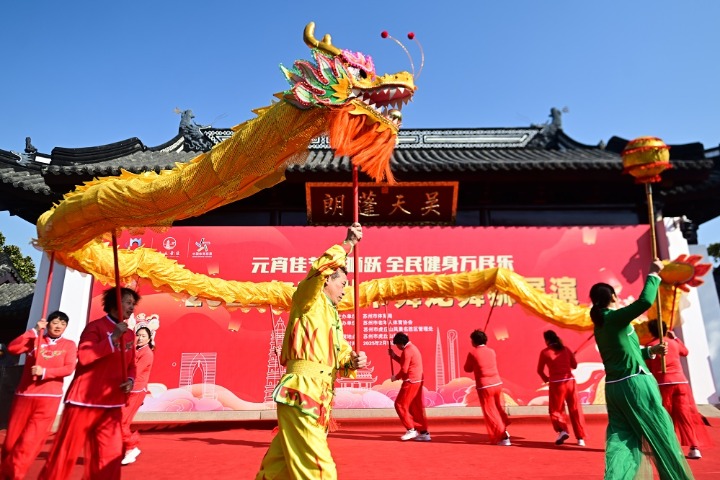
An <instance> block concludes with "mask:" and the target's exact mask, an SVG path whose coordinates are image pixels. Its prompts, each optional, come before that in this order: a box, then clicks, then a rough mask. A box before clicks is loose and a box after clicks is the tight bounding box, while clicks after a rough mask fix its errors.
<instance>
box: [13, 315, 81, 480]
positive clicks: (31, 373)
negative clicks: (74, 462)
mask: <svg viewBox="0 0 720 480" xmlns="http://www.w3.org/2000/svg"><path fill="white" fill-rule="evenodd" d="M47 318H48V320H49V321H45V312H43V318H41V319H40V320H39V321H38V322H37V325H35V327H34V328H31V329H30V330H28V331H27V332H25V333H24V334H22V335H20V336H19V337H18V338H16V339H15V340H13V341H12V342H10V344H9V345H8V352H9V353H12V354H13V355H20V354H23V353H25V354H27V356H26V358H25V367H24V368H23V372H22V377H21V378H20V384H19V385H18V387H17V390H16V391H15V397H14V399H13V403H12V407H11V409H10V422H9V424H8V428H7V434H6V435H5V442H4V444H3V448H2V471H1V472H0V478H3V479H11V480H21V479H23V478H25V475H26V474H27V471H28V469H29V468H30V465H31V464H32V462H33V460H35V457H37V455H38V453H40V450H41V449H42V447H43V445H44V444H45V440H46V439H47V437H48V435H49V434H50V428H51V427H52V424H53V422H54V421H55V416H56V415H57V411H58V407H59V406H60V401H61V400H62V394H63V379H64V378H65V377H67V376H68V375H70V374H71V373H72V372H73V371H74V370H75V363H76V362H77V346H76V345H75V342H73V341H72V340H68V339H66V338H63V336H62V334H63V333H64V332H65V328H66V327H67V324H68V320H69V319H68V316H67V315H66V314H65V313H63V312H61V311H59V310H58V311H56V312H52V313H51V314H50V315H47ZM43 332H46V333H43ZM40 358H45V361H44V362H43V365H42V366H40V365H39V364H38V363H39V362H38V360H39V359H40ZM31 377H32V378H31Z"/></svg>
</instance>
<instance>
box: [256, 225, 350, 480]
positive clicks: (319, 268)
mask: <svg viewBox="0 0 720 480" xmlns="http://www.w3.org/2000/svg"><path fill="white" fill-rule="evenodd" d="M354 229H356V230H354ZM359 229H360V226H359V224H354V225H353V226H352V227H351V228H350V229H349V230H348V239H347V240H346V241H345V242H343V244H342V245H334V246H332V247H330V248H329V249H328V250H327V251H326V252H325V253H324V254H323V255H322V256H321V257H320V258H318V259H317V260H315V262H314V263H313V265H312V268H311V270H310V272H309V273H308V274H307V276H306V277H305V279H304V280H303V281H301V282H300V284H299V285H298V288H297V290H296V291H295V294H294V295H293V297H292V308H291V309H290V316H289V320H288V325H287V328H286V330H285V338H284V339H283V348H282V355H281V357H280V363H281V364H282V365H284V366H285V367H286V369H287V371H286V373H285V375H284V376H283V377H282V378H281V379H280V383H279V384H278V386H277V387H276V388H275V391H274V392H273V399H274V400H275V402H277V416H278V425H279V430H278V434H277V435H276V436H275V438H273V440H272V443H271V444H270V448H269V449H268V451H267V453H266V454H265V457H264V458H263V461H262V465H261V466H260V471H259V472H258V474H257V476H256V480H273V479H288V478H292V479H323V480H332V479H335V478H337V473H336V469H335V462H334V460H333V458H332V455H331V454H330V449H329V447H328V443H327V431H328V424H329V420H330V412H331V410H332V400H333V396H334V384H335V378H336V377H337V376H338V375H340V376H343V377H350V378H354V377H355V368H357V367H359V366H362V362H358V356H357V354H355V353H354V352H353V351H352V348H351V347H350V345H349V344H348V343H347V341H346V340H345V339H344V337H343V327H342V322H341V321H340V316H339V315H338V310H337V303H339V301H340V300H341V299H342V297H343V295H344V287H345V285H346V284H347V275H346V273H345V271H344V268H345V259H346V257H347V255H348V254H349V253H350V251H352V247H353V246H354V244H355V243H356V242H357V241H358V240H359V239H360V236H361V235H362V233H361V231H360V230H359ZM361 355H362V354H361ZM362 357H364V355H362Z"/></svg>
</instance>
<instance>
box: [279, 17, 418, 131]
mask: <svg viewBox="0 0 720 480" xmlns="http://www.w3.org/2000/svg"><path fill="white" fill-rule="evenodd" d="M303 39H304V40H305V43H306V44H307V45H308V46H309V47H310V48H311V49H312V55H313V60H314V61H308V60H298V61H296V62H295V63H294V65H293V68H290V69H288V68H285V67H284V66H282V65H281V66H280V69H281V70H282V72H283V74H284V75H285V78H286V79H287V81H288V82H289V83H290V85H291V88H290V89H289V90H286V91H285V92H283V95H282V98H284V99H285V100H287V101H288V102H290V103H292V104H293V105H295V106H297V107H299V108H313V107H330V108H332V107H345V106H347V105H352V107H353V109H352V111H351V113H352V114H353V115H365V116H367V117H368V118H369V119H370V121H371V122H376V123H378V124H379V125H378V131H383V130H385V129H388V128H389V129H392V130H393V131H394V132H397V130H398V128H399V123H400V119H401V116H400V115H399V112H400V111H401V110H402V107H403V106H404V105H406V104H407V103H408V102H409V101H410V100H411V99H412V96H413V94H414V93H415V90H416V87H415V82H414V78H413V75H412V74H411V73H409V72H398V73H394V74H388V75H378V74H377V73H376V72H375V65H374V64H373V60H372V57H370V56H369V55H364V54H363V53H360V52H352V51H350V50H341V49H339V48H338V47H336V46H335V45H333V44H332V39H331V38H330V35H327V34H326V35H325V36H324V37H323V38H322V40H318V39H316V38H315V23H313V22H310V23H308V24H307V26H306V27H305V31H304V34H303Z"/></svg>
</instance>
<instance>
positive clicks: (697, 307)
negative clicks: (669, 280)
mask: <svg viewBox="0 0 720 480" xmlns="http://www.w3.org/2000/svg"><path fill="white" fill-rule="evenodd" d="M663 221H664V223H665V229H666V231H667V239H668V245H669V253H670V260H674V259H675V258H677V257H678V255H680V254H686V255H687V254H690V248H689V245H688V243H687V240H685V238H684V237H683V235H682V232H681V231H680V223H679V219H676V218H665V219H663ZM706 253H707V252H706ZM707 261H708V260H707V259H705V260H704V262H707ZM708 277H710V280H712V274H710V273H708V274H707V275H705V276H704V277H702V279H703V280H704V281H706V282H707V281H708ZM680 293H681V291H678V296H679V300H678V303H679V305H680V325H681V326H680V327H679V328H678V329H676V331H679V332H678V333H679V336H680V337H681V339H682V340H683V342H684V343H685V345H686V346H687V348H688V350H689V351H690V353H689V355H688V357H687V364H686V366H687V371H686V372H685V373H686V375H687V377H688V380H689V381H690V385H691V386H692V390H693V394H694V395H695V402H696V403H698V404H705V403H713V404H714V403H718V385H720V383H718V382H717V381H716V379H714V378H713V373H712V372H713V369H714V370H715V371H718V366H717V364H716V365H714V366H712V367H711V362H712V359H711V357H710V349H709V339H708V331H707V329H706V323H705V319H704V314H705V312H704V311H703V309H702V308H701V303H700V297H699V295H698V289H697V288H692V289H690V292H688V293H684V292H682V295H681V296H680ZM715 300H716V302H717V295H715ZM707 313H710V312H707ZM716 313H717V312H716ZM709 316H710V317H711V315H709ZM715 318H716V321H717V322H719V323H720V319H718V318H717V315H716V316H715ZM715 348H716V349H720V344H717V345H716V347H715ZM717 360H719V358H718V357H717V355H716V356H715V361H716V362H717Z"/></svg>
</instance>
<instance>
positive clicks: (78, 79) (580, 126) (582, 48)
mask: <svg viewBox="0 0 720 480" xmlns="http://www.w3.org/2000/svg"><path fill="white" fill-rule="evenodd" d="M333 5H335V8H333ZM0 9H2V14H3V15H2V17H3V28H2V29H0V45H3V47H1V48H2V59H3V66H4V72H3V79H2V83H1V84H0V85H1V88H0V115H2V119H3V120H2V124H0V125H1V128H0V148H2V149H4V150H15V151H22V149H23V148H24V145H25V143H24V142H25V137H27V136H30V137H31V138H32V143H33V144H34V145H35V146H36V147H37V148H38V149H39V150H40V151H41V152H44V153H50V151H51V150H52V148H54V147H56V146H62V147H87V146H96V145H102V144H106V143H111V142H116V141H119V140H123V139H126V138H130V137H138V138H140V140H142V141H143V143H145V144H146V145H148V146H155V145H158V144H161V143H163V142H165V141H166V140H169V139H170V138H171V137H172V136H174V135H175V134H176V132H177V127H178V123H179V117H178V115H176V114H175V113H174V109H175V108H180V109H188V108H189V109H192V110H193V111H194V113H195V115H196V119H195V120H196V121H197V122H198V123H200V124H212V125H214V126H217V127H227V126H231V125H235V124H238V123H241V122H243V121H245V120H247V119H248V118H251V117H252V115H253V114H252V113H251V110H252V109H254V108H257V107H261V106H265V105H268V104H269V103H270V102H271V101H272V99H273V97H272V95H273V94H274V93H275V92H277V91H280V90H283V89H285V87H286V84H285V81H284V79H283V77H282V75H281V74H280V70H279V68H278V65H279V64H281V63H282V64H285V65H291V64H292V63H293V62H294V61H295V60H297V59H303V58H308V57H309V56H308V48H307V47H306V46H305V45H304V43H303V41H302V31H303V28H304V26H305V25H306V24H307V23H308V22H309V21H314V22H315V23H316V25H317V27H316V34H317V36H318V37H320V36H321V35H323V34H325V33H330V34H331V35H332V38H333V43H334V44H335V45H337V46H338V47H340V48H348V49H350V50H357V51H362V52H363V53H366V54H370V55H372V56H373V58H374V60H375V65H376V68H377V70H378V72H380V73H391V72H395V71H400V70H410V66H409V61H408V58H407V56H406V55H405V53H404V52H403V51H402V50H401V49H400V47H398V46H397V45H396V44H395V43H393V42H392V41H390V40H383V39H382V38H381V36H380V32H382V31H383V30H387V31H389V32H390V34H391V35H393V36H395V37H396V38H398V39H401V40H402V41H403V42H404V43H405V44H406V46H407V48H408V50H409V51H410V53H411V54H412V56H413V60H414V62H415V64H416V67H417V66H419V63H420V55H419V49H418V47H417V45H416V44H414V43H413V42H411V41H408V40H407V39H406V35H407V33H408V32H411V31H412V32H414V33H415V34H416V36H417V38H418V39H419V40H420V42H421V43H422V45H423V48H424V50H425V56H426V61H425V68H424V70H423V72H422V75H421V76H420V77H419V79H418V80H417V84H418V86H419V89H418V92H417V94H416V95H415V100H414V101H413V103H412V104H411V105H409V106H408V107H406V108H405V109H404V126H405V127H408V128H479V127H515V126H527V125H530V124H541V123H544V122H546V121H548V119H549V118H548V114H549V112H550V108H551V107H557V108H565V107H566V108H567V110H568V112H567V113H565V114H564V116H563V128H564V130H565V132H566V133H567V134H568V135H570V136H571V137H572V138H574V139H576V140H578V141H580V142H583V143H587V144H597V143H598V142H599V141H601V140H603V141H607V140H608V139H609V138H610V137H612V136H613V135H618V136H622V137H625V138H634V137H638V136H642V135H654V136H658V137H661V138H662V139H663V140H665V141H666V142H667V143H671V144H672V143H689V142H698V141H699V142H702V143H704V144H705V146H706V147H707V148H709V147H713V146H716V145H718V144H720V129H718V125H720V93H719V91H718V85H717V83H718V78H720V75H718V73H720V72H719V70H720V61H718V60H719V59H718V57H719V56H720V48H718V46H719V45H720V29H718V28H717V19H718V18H720V2H717V1H714V0H701V1H690V2H677V1H668V0H655V1H650V0H635V1H632V2H628V1H617V0H608V1H605V2H592V3H591V2H578V1H576V0H556V1H552V2H538V1H536V0H522V1H520V0H506V1H504V2H489V1H487V0H471V1H443V2H407V1H397V2H387V1H386V2H373V1H362V2H358V3H356V4H354V3H352V2H342V3H340V2H335V3H330V2H325V3H318V2H299V1H269V2H239V1H237V2H232V1H227V0H226V1H223V2H220V1H216V0H205V1H203V2H197V1H184V0H175V1H167V0H153V1H147V0H144V1H137V0H126V1H123V2H97V1H86V0H73V1H66V2H57V1H53V0H34V1H25V2H5V3H4V4H3V6H2V7H0ZM0 231H2V232H3V234H4V235H5V236H6V237H7V241H8V243H13V244H16V245H18V246H20V247H21V248H22V249H23V251H24V252H25V253H26V254H29V255H32V256H33V257H34V258H35V259H36V260H38V259H39V253H38V252H36V251H34V250H33V249H32V247H30V246H29V241H30V238H31V237H33V236H34V235H35V231H34V226H33V225H31V224H29V223H27V222H25V221H22V220H19V219H17V218H11V217H9V215H8V214H7V212H0ZM699 236H700V242H701V243H706V244H707V243H715V242H720V219H715V220H714V221H712V222H708V223H706V224H703V225H701V226H700V230H699Z"/></svg>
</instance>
